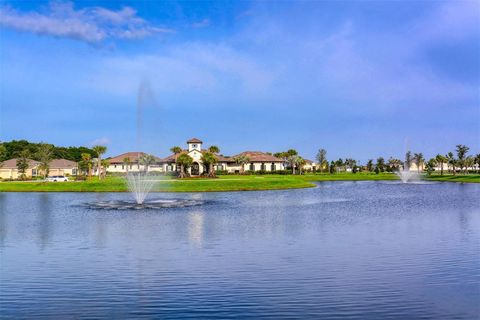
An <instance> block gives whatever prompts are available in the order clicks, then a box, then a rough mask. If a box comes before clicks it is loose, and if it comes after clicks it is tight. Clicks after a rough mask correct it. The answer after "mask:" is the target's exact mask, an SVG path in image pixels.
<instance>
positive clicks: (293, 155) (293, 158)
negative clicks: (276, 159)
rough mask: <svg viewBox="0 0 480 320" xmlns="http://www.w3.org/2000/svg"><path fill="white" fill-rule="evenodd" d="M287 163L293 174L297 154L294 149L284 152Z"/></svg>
mask: <svg viewBox="0 0 480 320" xmlns="http://www.w3.org/2000/svg"><path fill="white" fill-rule="evenodd" d="M285 155H286V158H287V162H288V163H289V164H290V166H291V167H292V174H295V164H296V162H297V161H298V159H297V158H298V152H297V150H295V149H289V150H287V152H285Z"/></svg>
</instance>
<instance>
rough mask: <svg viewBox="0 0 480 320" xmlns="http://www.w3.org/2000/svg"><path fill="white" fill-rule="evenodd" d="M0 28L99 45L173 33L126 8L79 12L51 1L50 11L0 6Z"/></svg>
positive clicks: (70, 6)
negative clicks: (21, 10) (24, 10)
mask: <svg viewBox="0 0 480 320" xmlns="http://www.w3.org/2000/svg"><path fill="white" fill-rule="evenodd" d="M0 25H1V26H2V27H6V28H11V29H15V30H18V31H22V32H31V33H35V34H40V35H49V36H54V37H61V38H71V39H77V40H82V41H86V42H89V43H98V42H101V41H104V40H106V39H115V38H119V39H139V38H144V37H147V36H150V35H153V34H156V33H167V32H172V31H173V30H170V29H167V28H159V27H156V26H152V25H151V24H149V23H148V22H147V21H145V20H144V19H142V18H140V17H138V16H137V12H136V11H135V10H134V9H132V8H130V7H124V8H122V9H121V10H118V11H114V10H109V9H106V8H102V7H88V8H84V9H79V10H76V9H75V8H74V5H73V3H72V2H52V3H50V5H49V6H48V8H47V10H46V11H45V12H43V13H40V12H19V11H17V10H15V9H13V8H12V7H9V6H3V7H0Z"/></svg>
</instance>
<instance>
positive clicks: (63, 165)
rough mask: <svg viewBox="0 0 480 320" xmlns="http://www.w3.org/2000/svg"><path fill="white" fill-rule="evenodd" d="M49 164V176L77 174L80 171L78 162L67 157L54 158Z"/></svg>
mask: <svg viewBox="0 0 480 320" xmlns="http://www.w3.org/2000/svg"><path fill="white" fill-rule="evenodd" d="M49 166H50V169H49V172H48V175H49V176H76V175H77V173H78V164H77V163H76V162H75V161H71V160H67V159H53V160H52V161H51V162H50V164H49Z"/></svg>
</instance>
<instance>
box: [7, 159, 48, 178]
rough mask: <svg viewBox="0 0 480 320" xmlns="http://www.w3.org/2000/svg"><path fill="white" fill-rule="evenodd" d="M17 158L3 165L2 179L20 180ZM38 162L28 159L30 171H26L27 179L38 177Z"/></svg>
mask: <svg viewBox="0 0 480 320" xmlns="http://www.w3.org/2000/svg"><path fill="white" fill-rule="evenodd" d="M17 160H18V159H17V158H14V159H9V160H6V161H4V162H3V163H2V164H1V168H0V178H2V179H18V178H20V175H21V173H20V172H18V168H17ZM38 165H39V163H38V161H35V160H32V159H28V169H27V170H25V176H26V177H27V178H31V177H35V176H37V175H38Z"/></svg>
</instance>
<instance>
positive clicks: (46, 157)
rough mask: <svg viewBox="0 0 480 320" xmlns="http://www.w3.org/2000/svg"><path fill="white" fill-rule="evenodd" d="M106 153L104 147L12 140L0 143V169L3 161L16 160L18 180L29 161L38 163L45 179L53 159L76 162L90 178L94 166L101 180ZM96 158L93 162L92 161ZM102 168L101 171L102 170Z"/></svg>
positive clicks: (106, 162)
mask: <svg viewBox="0 0 480 320" xmlns="http://www.w3.org/2000/svg"><path fill="white" fill-rule="evenodd" d="M106 151H107V147H105V146H94V147H92V148H87V147H58V146H55V145H53V144H49V143H43V142H40V143H32V142H28V141H26V140H12V141H10V142H2V143H0V167H2V165H3V162H4V161H5V160H9V159H13V158H16V159H17V163H16V166H17V169H18V172H19V174H20V179H24V178H25V176H26V175H25V172H26V170H27V169H28V167H29V165H30V163H29V162H30V160H35V161H38V162H39V164H38V169H39V170H40V171H41V173H42V174H43V176H44V177H47V176H48V174H49V171H50V163H51V162H52V161H53V159H67V160H71V161H74V162H78V164H79V169H80V170H83V172H88V175H89V176H91V170H92V169H93V168H94V165H96V167H97V168H98V176H99V178H102V177H104V176H105V174H106V168H107V167H108V161H106V160H105V159H102V155H103V154H104V153H105V152H106ZM95 158H96V161H95V162H94V161H93V159H95ZM102 168H103V170H102Z"/></svg>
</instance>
